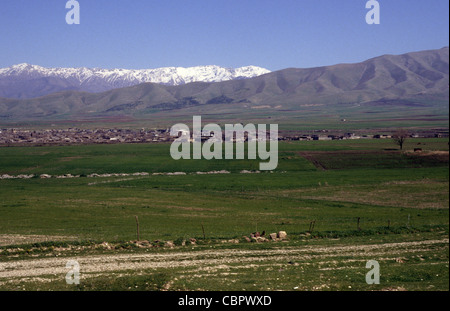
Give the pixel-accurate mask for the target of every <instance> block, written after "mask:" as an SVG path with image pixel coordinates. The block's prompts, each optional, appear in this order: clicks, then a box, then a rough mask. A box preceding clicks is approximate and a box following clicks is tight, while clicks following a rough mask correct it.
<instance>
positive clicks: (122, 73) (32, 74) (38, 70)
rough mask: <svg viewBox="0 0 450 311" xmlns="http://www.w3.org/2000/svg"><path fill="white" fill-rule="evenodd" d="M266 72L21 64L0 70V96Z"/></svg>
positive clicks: (231, 77)
mask: <svg viewBox="0 0 450 311" xmlns="http://www.w3.org/2000/svg"><path fill="white" fill-rule="evenodd" d="M269 72H270V71H269V70H267V69H264V68H261V67H256V66H246V67H241V68H236V69H233V68H224V67H220V66H197V67H190V68H183V67H165V68H157V69H141V70H133V69H101V68H44V67H41V66H36V65H30V64H26V63H24V64H19V65H13V66H11V67H7V68H2V69H0V97H9V98H32V97H37V96H43V95H47V94H50V93H53V92H58V91H64V90H77V91H86V92H103V91H107V90H111V89H115V88H122V87H128V86H133V85H136V84H141V83H146V82H152V83H159V84H165V85H180V84H186V83H191V82H222V81H227V80H235V79H245V78H253V77H256V76H260V75H263V74H266V73H269Z"/></svg>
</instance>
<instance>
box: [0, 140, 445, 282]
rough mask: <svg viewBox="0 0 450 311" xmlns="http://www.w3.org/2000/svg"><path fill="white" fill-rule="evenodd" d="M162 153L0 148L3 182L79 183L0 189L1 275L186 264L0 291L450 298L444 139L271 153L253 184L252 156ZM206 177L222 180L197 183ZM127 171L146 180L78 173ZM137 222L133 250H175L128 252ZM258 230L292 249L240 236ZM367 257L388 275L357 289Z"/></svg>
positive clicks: (285, 146)
mask: <svg viewBox="0 0 450 311" xmlns="http://www.w3.org/2000/svg"><path fill="white" fill-rule="evenodd" d="M169 146H170V145H169V144H129V145H93V146H64V147H15V148H1V149H0V175H2V174H9V175H19V174H37V175H39V174H50V175H63V174H73V175H80V176H81V177H79V178H73V179H57V178H50V179H41V178H31V179H9V180H0V198H1V200H0V265H1V264H2V263H3V264H8V263H14V262H22V261H23V262H27V261H28V260H38V259H45V258H54V257H61V260H63V258H70V257H71V256H76V257H77V258H78V257H79V258H80V260H81V261H82V260H83V258H86V260H87V258H88V257H89V256H100V255H104V254H110V255H117V256H119V255H121V254H127V255H130V256H132V255H133V256H134V255H136V256H138V255H139V254H142V256H144V255H145V256H150V257H148V258H147V257H143V258H140V259H136V260H137V261H139V262H140V261H142V262H147V260H155V258H156V257H151V256H157V255H158V254H160V255H162V256H164V255H167V258H166V259H167V260H169V259H170V260H174V259H173V258H172V257H173V256H175V257H176V256H178V255H179V254H182V255H179V256H181V257H183V256H186V258H190V261H189V262H191V263H192V265H187V266H186V265H184V264H183V265H181V264H180V262H181V259H180V260H174V261H175V262H174V264H173V265H168V266H161V267H159V268H155V267H152V266H147V265H143V266H141V267H139V269H138V270H137V271H136V270H133V271H127V269H125V268H121V269H119V268H117V269H116V270H114V269H113V270H108V273H99V272H98V271H97V272H96V273H94V272H92V273H91V275H90V276H89V278H87V279H86V280H85V281H84V282H83V284H82V285H81V286H78V287H76V288H74V287H68V285H66V284H65V282H64V278H63V277H62V278H61V279H55V275H54V274H52V275H44V276H42V277H41V278H44V279H46V278H47V282H45V281H42V280H39V281H37V280H36V279H31V280H28V281H26V280H24V279H23V278H20V277H14V278H10V277H6V276H5V277H3V278H2V269H1V266H0V289H6V290H17V289H27V290H36V289H44V290H46V289H64V290H66V289H68V288H70V289H77V290H92V289H106V290H108V289H109V290H111V289H123V290H130V289H138V290H145V289H151V290H164V289H169V290H178V289H185V290H186V289H187V290H197V289H203V290H275V289H281V290H293V289H297V290H371V289H394V290H395V289H406V290H448V289H449V283H448V271H449V270H448V255H449V249H448V227H449V213H448V211H449V209H448V206H449V195H448V191H449V167H448V139H410V140H408V141H407V143H406V146H405V150H404V152H400V151H398V150H393V149H395V148H396V146H395V145H394V144H393V143H392V141H390V140H347V141H312V142H289V143H288V142H286V143H280V145H279V148H280V152H279V165H278V168H277V169H276V170H275V171H273V172H261V173H253V174H243V173H240V172H241V171H242V170H257V169H258V164H259V160H256V161H255V160H253V161H249V160H239V161H237V160H233V161H230V160H223V161H220V160H213V161H206V160H196V161H194V160H190V161H174V160H172V159H171V158H170V154H169ZM417 146H420V148H422V149H423V151H422V152H421V153H414V152H410V151H411V150H412V149H414V148H415V147H417ZM215 170H228V171H229V172H230V173H229V174H202V175H200V174H196V172H199V171H200V172H208V171H215ZM136 172H148V173H150V175H149V176H133V175H129V176H118V177H96V178H94V177H86V176H88V175H89V174H92V173H97V174H104V173H129V174H130V173H136ZM159 172H185V173H186V175H176V176H167V175H152V173H159ZM136 216H137V217H138V219H139V232H140V239H141V240H148V241H152V242H153V243H155V242H154V241H156V240H158V241H159V242H158V243H159V244H158V243H157V244H158V245H162V244H164V243H165V242H167V241H172V242H175V245H177V246H176V247H175V248H174V249H172V248H166V247H154V248H145V249H143V248H140V247H136V245H135V244H133V243H130V241H133V240H136V220H135V217H136ZM358 219H359V221H358ZM312 221H314V229H313V230H312V232H309V230H310V229H311V222H312ZM255 231H259V232H262V231H265V232H266V233H272V232H279V231H286V232H287V234H288V241H284V242H266V243H249V242H246V241H245V239H243V238H242V237H243V236H244V235H246V236H249V235H250V233H252V232H255ZM24 237H25V238H24ZM26 237H29V239H28V240H27V239H26ZM33 239H34V240H33ZM190 239H195V240H196V243H195V245H194V244H192V245H191V244H189V243H186V245H184V243H182V241H190ZM427 241H428V242H427ZM103 242H108V243H110V244H111V245H116V246H115V247H112V248H107V249H105V248H104V247H103V248H102V247H98V246H99V245H104V244H102V243H103ZM238 242H239V243H238ZM408 243H410V244H408ZM181 244H183V245H184V246H182V245H181ZM214 251H216V252H217V253H214ZM210 252H212V253H210ZM235 252H237V253H236V254H235V257H234V255H230V256H231V257H230V260H229V262H227V261H223V262H222V261H219V260H217V258H222V257H223V256H225V257H226V256H227V255H226V254H228V253H230V254H234V253H235ZM240 252H242V254H241V253H240ZM258 254H259V255H258ZM86 256H87V257H86ZM138 257H139V256H138ZM261 258H267V260H261ZM308 258H309V259H308ZM369 259H375V260H377V259H378V260H380V262H382V265H383V266H384V270H383V280H384V282H383V284H382V285H380V286H378V287H375V288H373V287H372V288H370V287H368V286H367V284H366V283H365V279H364V273H366V272H367V269H365V267H364V265H365V261H367V260H369ZM133 260H134V259H133ZM202 260H203V261H202ZM208 260H210V261H208ZM205 261H206V262H209V264H205ZM246 263H247V264H246ZM87 264H88V263H87ZM62 266H64V264H62ZM202 267H203V268H204V269H202ZM5 269H6V268H5ZM11 269H12V268H11ZM15 269H17V268H15ZM4 271H6V270H4ZM355 273H356V274H355ZM88 274H89V273H88ZM119 276H120V277H119ZM206 277H207V278H206ZM356 280H358V281H356ZM136 286H137V287H136Z"/></svg>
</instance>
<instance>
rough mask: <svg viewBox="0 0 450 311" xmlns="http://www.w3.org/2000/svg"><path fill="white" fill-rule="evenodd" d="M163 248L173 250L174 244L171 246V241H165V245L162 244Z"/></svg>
mask: <svg viewBox="0 0 450 311" xmlns="http://www.w3.org/2000/svg"><path fill="white" fill-rule="evenodd" d="M164 247H169V248H174V247H175V244H173V242H172V241H167V242H166V243H164Z"/></svg>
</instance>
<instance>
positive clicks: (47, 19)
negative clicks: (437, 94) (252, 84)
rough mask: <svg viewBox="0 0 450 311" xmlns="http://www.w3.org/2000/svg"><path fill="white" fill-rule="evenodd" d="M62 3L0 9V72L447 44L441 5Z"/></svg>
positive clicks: (283, 60)
mask: <svg viewBox="0 0 450 311" xmlns="http://www.w3.org/2000/svg"><path fill="white" fill-rule="evenodd" d="M66 2H67V0H39V1H37V0H2V1H1V2H0V67H8V66H11V65H13V64H18V63H24V62H26V63H31V64H36V65H41V66H44V67H101V68H129V69H143V68H158V67H167V66H182V67H189V66H197V65H219V66H224V67H241V66H246V65H255V66H261V67H265V68H267V69H269V70H279V69H284V68H288V67H298V68H308V67H315V66H323V65H333V64H337V63H354V62H359V61H363V60H366V59H368V58H371V57H375V56H379V55H382V54H402V53H406V52H411V51H418V50H427V49H438V48H441V47H444V46H448V45H449V30H448V29H449V13H448V11H449V1H448V0H428V1H425V0H420V1H419V0H379V3H380V7H381V24H380V25H368V24H367V23H366V21H365V15H366V13H367V12H368V9H366V8H365V3H366V0H340V1H339V0H190V1H186V0H182V1H181V0H131V1H125V0H78V2H79V3H80V8H81V11H80V13H81V14H80V15H81V23H80V25H68V24H66V21H65V17H66V13H67V12H68V10H67V9H66V8H65V4H66Z"/></svg>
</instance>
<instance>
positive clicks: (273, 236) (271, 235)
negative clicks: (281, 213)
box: [269, 233, 278, 241]
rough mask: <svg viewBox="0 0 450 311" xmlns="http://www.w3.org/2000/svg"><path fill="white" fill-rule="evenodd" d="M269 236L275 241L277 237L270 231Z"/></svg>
mask: <svg viewBox="0 0 450 311" xmlns="http://www.w3.org/2000/svg"><path fill="white" fill-rule="evenodd" d="M269 238H270V239H271V240H273V241H276V240H277V239H278V238H277V234H276V233H271V234H269Z"/></svg>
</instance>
